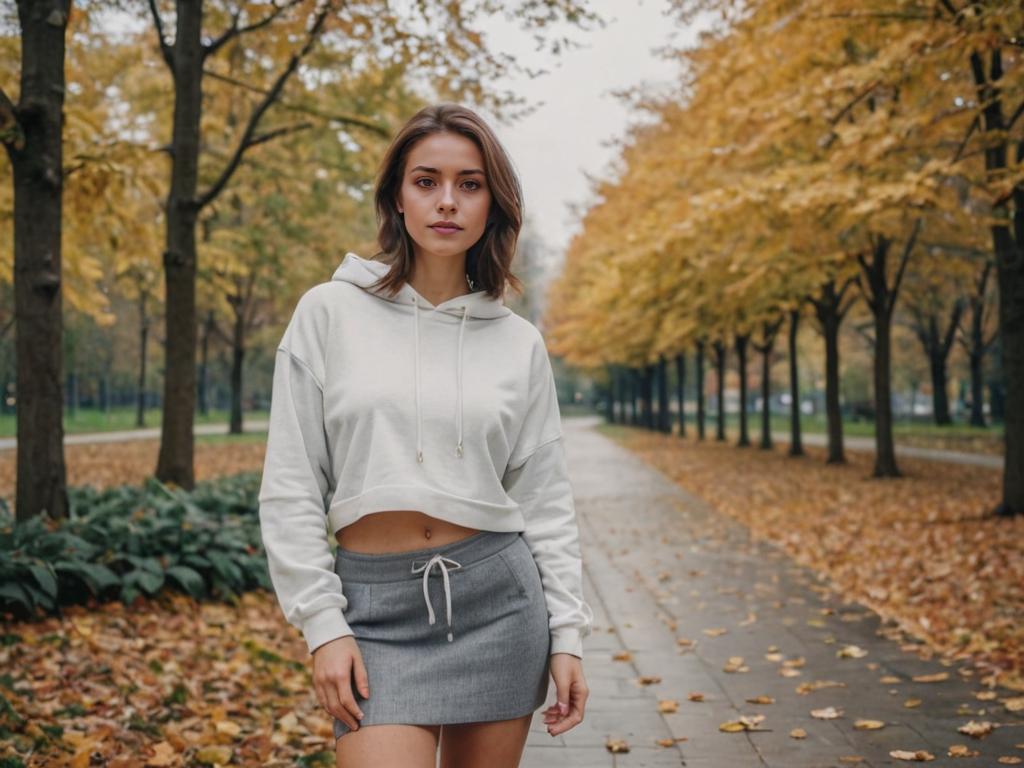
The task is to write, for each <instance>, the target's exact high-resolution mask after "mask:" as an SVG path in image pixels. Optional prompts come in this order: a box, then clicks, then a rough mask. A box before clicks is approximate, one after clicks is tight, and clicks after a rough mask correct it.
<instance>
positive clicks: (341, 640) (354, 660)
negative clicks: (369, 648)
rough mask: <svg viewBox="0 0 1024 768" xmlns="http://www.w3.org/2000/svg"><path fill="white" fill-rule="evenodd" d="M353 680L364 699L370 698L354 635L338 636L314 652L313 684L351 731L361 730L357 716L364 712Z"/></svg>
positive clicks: (318, 695)
mask: <svg viewBox="0 0 1024 768" xmlns="http://www.w3.org/2000/svg"><path fill="white" fill-rule="evenodd" d="M353 681H354V682H355V684H356V688H358V690H359V693H361V694H362V696H363V698H364V699H368V698H370V683H369V680H368V679H367V677H366V667H365V666H363V656H362V654H361V653H360V652H359V646H358V645H357V644H356V639H355V636H354V635H345V636H343V637H338V638H335V639H334V640H330V641H328V642H326V643H324V644H323V645H321V646H318V647H317V648H316V650H314V651H313V687H314V688H315V689H316V698H317V700H318V701H319V702H320V705H321V706H322V707H323V708H324V709H326V710H327V711H328V712H329V713H330V714H331V715H332V716H334V717H336V718H337V719H338V720H341V721H342V722H343V723H345V725H347V726H348V727H349V729H350V730H353V731H357V730H359V723H358V722H357V719H362V717H363V711H362V710H361V709H360V708H359V705H358V704H357V703H356V700H355V696H354V695H353V692H352V683H353Z"/></svg>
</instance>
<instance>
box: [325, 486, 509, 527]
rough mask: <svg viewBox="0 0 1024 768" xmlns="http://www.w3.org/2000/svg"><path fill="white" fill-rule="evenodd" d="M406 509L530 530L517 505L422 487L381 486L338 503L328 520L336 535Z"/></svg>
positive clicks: (471, 524)
mask: <svg viewBox="0 0 1024 768" xmlns="http://www.w3.org/2000/svg"><path fill="white" fill-rule="evenodd" d="M405 509H413V510H418V511H422V512H423V513H424V514H428V515H434V516H436V517H439V518H442V519H444V520H446V521H448V522H451V523H455V524H456V525H464V526H466V527H468V528H477V529H479V530H483V531H495V532H499V533H503V532H506V531H525V530H526V521H525V519H524V518H523V515H522V512H520V510H519V505H518V504H516V503H512V504H490V503H488V502H482V501H476V500H473V499H467V498H465V497H463V496H453V495H452V494H450V493H444V492H443V491H437V490H434V489H432V488H424V487H423V486H420V485H379V486H377V487H375V488H370V489H368V490H366V491H364V492H363V493H361V494H360V495H358V496H352V497H350V498H347V499H342V500H340V501H335V502H333V503H332V504H331V506H330V508H329V509H328V511H327V520H328V523H329V525H330V529H331V534H334V533H337V531H338V530H339V529H340V528H344V527H345V526H347V525H351V524H352V523H354V522H356V521H357V520H359V519H360V518H362V517H365V516H366V515H370V514H373V513H374V512H386V511H391V510H405ZM431 510H434V511H431Z"/></svg>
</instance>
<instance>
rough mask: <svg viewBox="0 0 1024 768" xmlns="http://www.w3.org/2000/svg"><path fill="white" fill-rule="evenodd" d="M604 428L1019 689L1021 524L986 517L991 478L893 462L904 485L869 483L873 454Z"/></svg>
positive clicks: (893, 615)
mask: <svg viewBox="0 0 1024 768" xmlns="http://www.w3.org/2000/svg"><path fill="white" fill-rule="evenodd" d="M604 429H606V430H607V432H608V434H610V435H612V436H614V437H616V438H617V439H619V440H621V441H622V443H623V444H624V445H625V446H626V447H628V448H629V449H631V450H632V451H634V452H636V453H637V454H638V455H640V456H641V457H642V458H643V459H644V461H646V462H648V463H650V464H651V465H653V466H655V467H657V468H658V469H659V470H660V471H662V472H663V473H665V474H666V475H667V476H669V477H671V478H672V479H673V480H674V481H675V482H677V483H678V484H679V485H681V486H683V487H685V488H686V489H688V490H690V491H691V492H693V493H696V494H697V495H699V496H701V497H702V498H704V499H705V500H707V501H708V502H709V503H711V504H712V505H713V506H714V507H715V508H716V509H717V510H718V511H720V512H722V513H724V514H728V515H731V516H732V517H734V518H736V519H738V520H740V521H741V522H743V523H744V524H745V525H747V526H748V527H749V528H750V529H751V531H752V532H753V534H754V535H756V536H761V537H766V538H768V539H771V540H773V541H775V542H777V543H778V544H779V545H781V546H782V547H783V548H784V549H785V550H786V552H788V553H789V555H790V556H791V557H793V559H794V560H796V561H798V562H800V563H801V564H804V565H807V566H809V567H811V568H813V569H815V570H816V571H818V572H819V573H822V574H826V575H827V576H828V577H829V578H830V579H831V581H832V582H833V583H834V584H835V585H836V587H837V588H838V589H839V590H841V591H842V592H843V593H844V594H845V595H846V596H847V597H849V598H851V599H854V600H857V601H859V602H861V603H863V604H864V605H866V606H868V607H870V608H872V609H874V610H875V611H877V612H878V614H879V615H881V616H882V617H883V618H887V619H892V620H893V621H895V622H897V623H898V624H899V625H900V626H901V627H902V628H903V629H905V630H906V631H907V632H908V633H909V634H911V635H913V636H915V637H918V638H920V639H922V640H924V641H925V642H927V643H928V645H929V646H930V647H931V648H933V649H934V650H935V651H936V652H937V653H941V654H943V655H948V656H950V657H957V658H971V659H973V660H974V661H976V662H977V663H978V664H979V665H980V667H981V668H982V669H983V670H987V671H988V674H989V675H991V676H992V678H993V680H994V681H995V682H998V683H999V684H1000V685H1003V686H1006V687H1008V688H1011V689H1013V690H1024V517H1018V518H1016V519H1001V518H993V517H989V516H988V510H990V509H991V508H992V507H993V506H994V505H995V504H996V503H997V502H998V500H999V498H1000V494H999V489H1000V484H1001V482H1002V473H1001V471H998V470H990V469H983V468H979V467H973V466H966V465H959V464H951V463H945V462H934V461H928V460H923V459H920V460H914V459H909V458H901V459H900V460H899V462H898V463H899V467H900V470H901V471H902V472H903V474H904V476H903V477H900V478H890V479H873V478H871V476H870V475H871V471H872V466H873V461H874V456H873V454H870V453H860V452H854V451H848V452H847V463H846V464H845V465H826V464H825V463H824V461H825V451H824V448H816V447H808V448H807V449H806V453H807V455H806V456H805V457H803V458H791V457H789V456H787V454H786V452H787V450H788V446H784V445H778V446H776V448H775V449H774V450H772V451H764V450H761V449H760V448H757V447H756V446H752V447H749V448H737V447H736V446H735V444H734V440H730V441H728V442H718V441H716V440H715V439H714V437H713V432H710V431H709V433H708V434H709V436H708V438H707V439H706V440H705V441H704V442H698V441H697V440H696V437H695V433H694V432H690V433H689V434H688V436H687V437H686V438H685V439H679V438H678V437H677V436H666V435H661V434H658V433H650V432H648V431H646V430H642V429H617V428H607V427H605V428H604Z"/></svg>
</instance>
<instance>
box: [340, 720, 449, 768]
mask: <svg viewBox="0 0 1024 768" xmlns="http://www.w3.org/2000/svg"><path fill="white" fill-rule="evenodd" d="M440 737H441V727H440V726H438V725H399V724H392V723H381V724H380V725H361V726H359V728H358V729H357V730H355V731H349V732H348V733H346V734H345V735H343V736H342V737H341V738H340V739H338V740H337V742H336V746H335V756H336V758H337V768H435V766H436V765H437V745H438V741H439V740H440Z"/></svg>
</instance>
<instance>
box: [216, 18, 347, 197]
mask: <svg viewBox="0 0 1024 768" xmlns="http://www.w3.org/2000/svg"><path fill="white" fill-rule="evenodd" d="M330 10H331V6H330V4H327V5H325V6H324V7H323V8H322V9H321V10H320V11H319V12H318V13H317V15H316V20H315V21H314V22H313V26H312V27H311V28H310V30H309V35H308V36H307V38H306V42H305V43H304V44H303V46H302V48H301V49H299V51H298V52H296V53H294V54H292V57H291V59H290V60H289V62H288V65H287V66H286V67H285V68H284V70H283V71H282V72H281V74H280V75H278V77H277V80H276V81H275V82H274V84H273V86H271V88H270V90H269V91H268V92H267V94H266V96H264V97H263V100H262V101H261V102H260V104H259V105H258V106H257V107H256V109H255V110H253V113H252V115H250V117H249V122H248V124H247V125H246V126H245V131H244V132H243V134H242V138H241V139H239V142H238V146H237V147H236V148H235V152H234V155H233V156H232V158H231V160H229V161H228V164H227V166H225V168H224V170H223V171H221V174H220V176H219V177H218V178H217V180H216V181H215V182H214V183H213V185H212V186H211V187H210V188H209V189H208V190H207V191H206V192H205V193H203V194H201V195H199V196H198V197H197V201H196V209H197V210H201V209H202V208H203V207H205V206H206V205H209V203H210V202H211V201H212V200H214V199H215V198H216V197H217V195H219V194H220V193H221V190H222V189H224V187H225V186H226V185H227V183H228V181H229V180H230V179H231V177H232V176H233V175H234V173H235V171H236V170H238V166H239V165H240V164H241V162H242V156H243V155H244V154H245V152H246V150H247V149H249V147H251V146H253V140H254V137H255V134H256V126H257V125H258V124H259V121H260V119H261V118H262V117H263V115H264V114H265V113H266V111H267V110H268V109H270V105H271V104H273V103H274V102H275V101H276V100H277V98H278V97H279V96H280V95H281V91H282V90H284V84H285V82H287V80H288V78H289V77H291V76H292V74H293V73H294V72H295V70H296V69H298V67H299V62H300V61H301V60H302V58H303V57H304V56H305V55H306V54H308V53H309V52H310V50H311V49H312V48H313V44H314V43H315V42H316V39H317V37H318V36H319V35H320V30H321V29H322V28H323V26H324V22H325V21H326V20H327V14H328V13H329V12H330Z"/></svg>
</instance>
